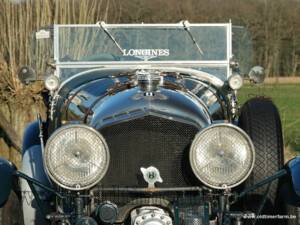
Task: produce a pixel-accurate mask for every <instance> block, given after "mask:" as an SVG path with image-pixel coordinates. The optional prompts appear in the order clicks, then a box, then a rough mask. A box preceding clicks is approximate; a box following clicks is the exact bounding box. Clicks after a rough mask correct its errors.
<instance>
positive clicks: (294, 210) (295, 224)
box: [286, 205, 300, 225]
mask: <svg viewBox="0 0 300 225" xmlns="http://www.w3.org/2000/svg"><path fill="white" fill-rule="evenodd" d="M286 214H287V215H288V216H293V217H295V218H290V219H288V220H287V221H286V224H287V225H299V224H300V207H295V206H291V205H286Z"/></svg>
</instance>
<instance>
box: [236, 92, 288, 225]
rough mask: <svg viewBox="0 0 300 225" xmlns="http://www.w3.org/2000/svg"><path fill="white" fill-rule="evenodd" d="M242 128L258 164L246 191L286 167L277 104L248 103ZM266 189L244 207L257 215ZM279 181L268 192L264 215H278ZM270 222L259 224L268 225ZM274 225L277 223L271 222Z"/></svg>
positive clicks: (267, 101)
mask: <svg viewBox="0 0 300 225" xmlns="http://www.w3.org/2000/svg"><path fill="white" fill-rule="evenodd" d="M238 123H239V126H240V127H241V128H242V129H243V130H244V131H245V132H246V133H247V134H248V135H249V136H250V138H251V140H252V142H253V144H254V147H255V154H256V156H255V165H254V168H253V171H252V173H251V175H250V176H249V178H248V179H247V180H246V181H245V183H244V186H245V188H247V187H250V186H252V185H254V184H256V183H257V182H259V181H261V180H262V179H264V178H267V177H269V176H271V175H273V174H274V173H275V172H277V171H278V170H280V169H281V168H282V167H283V164H284V153H283V138H282V128H281V121H280V116H279V113H278V110H277V108H276V106H275V105H274V103H273V102H272V101H271V100H270V99H267V98H262V97H257V98H252V99H250V100H248V101H247V102H246V103H245V104H244V105H243V106H242V108H241V112H240V116H239V121H238ZM266 188H267V187H266V186H264V187H262V188H259V189H257V190H256V191H254V192H253V193H252V194H251V195H249V196H247V197H246V199H245V201H244V208H245V209H246V210H251V211H254V212H256V211H257V209H258V208H259V206H260V202H261V199H262V198H263V196H264V195H265V193H266ZM277 191H278V182H277V181H274V182H273V183H272V184H271V186H270V188H269V191H268V194H267V198H266V202H265V205H264V207H263V209H262V211H261V214H277V213H278V207H277V206H276V204H277V200H278V199H277ZM266 222H267V221H266V220H262V221H257V224H265V223H266ZM270 222H272V224H274V220H273V221H270Z"/></svg>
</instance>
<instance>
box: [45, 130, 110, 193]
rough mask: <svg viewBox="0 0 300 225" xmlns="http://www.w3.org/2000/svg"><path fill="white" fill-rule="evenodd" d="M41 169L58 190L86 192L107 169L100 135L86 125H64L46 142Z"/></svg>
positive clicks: (106, 149) (105, 146)
mask: <svg viewBox="0 0 300 225" xmlns="http://www.w3.org/2000/svg"><path fill="white" fill-rule="evenodd" d="M44 165H45V168H46V170H47V173H48V174H49V176H50V177H51V178H52V179H53V181H54V182H55V183H57V184H58V185H59V186H61V187H64V188H67V189H70V190H82V189H87V188H89V187H91V186H93V185H95V184H96V183H98V182H99V181H100V180H101V179H102V178H103V176H104V175H105V173H106V171H107V168H108V165H109V151H108V147H107V144H106V142H105V140H104V138H103V137H102V135H101V134H100V133H99V132H97V131H96V130H94V129H93V128H91V127H88V126H86V125H67V126H63V127H61V128H59V129H58V130H57V131H55V132H54V133H53V134H52V136H51V137H50V138H49V140H48V141H47V144H46V147H45V151H44Z"/></svg>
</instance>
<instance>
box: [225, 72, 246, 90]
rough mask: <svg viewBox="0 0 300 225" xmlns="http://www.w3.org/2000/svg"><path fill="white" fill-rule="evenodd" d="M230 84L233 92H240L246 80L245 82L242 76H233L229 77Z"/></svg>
mask: <svg viewBox="0 0 300 225" xmlns="http://www.w3.org/2000/svg"><path fill="white" fill-rule="evenodd" d="M228 83H229V86H230V87H231V88H232V89H233V90H238V89H240V88H241V87H242V86H243V84H244V80H243V77H242V76H241V75H239V74H233V75H232V76H230V77H229V79H228Z"/></svg>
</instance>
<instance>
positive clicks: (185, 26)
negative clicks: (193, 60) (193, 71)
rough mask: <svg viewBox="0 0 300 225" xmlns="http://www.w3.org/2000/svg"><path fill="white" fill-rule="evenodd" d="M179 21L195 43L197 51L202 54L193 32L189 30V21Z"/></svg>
mask: <svg viewBox="0 0 300 225" xmlns="http://www.w3.org/2000/svg"><path fill="white" fill-rule="evenodd" d="M181 23H182V26H183V28H184V30H185V31H186V32H187V33H188V34H189V36H190V38H191V39H192V41H193V43H194V44H195V45H196V47H197V49H198V51H199V52H200V54H201V55H204V53H203V51H202V49H201V48H200V46H199V44H198V43H197V41H196V39H195V38H194V36H193V34H192V33H191V31H190V25H189V22H188V21H187V20H183V21H182V22H181Z"/></svg>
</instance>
